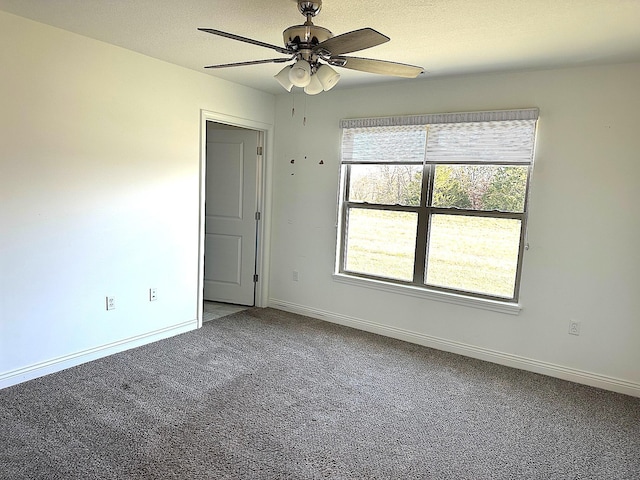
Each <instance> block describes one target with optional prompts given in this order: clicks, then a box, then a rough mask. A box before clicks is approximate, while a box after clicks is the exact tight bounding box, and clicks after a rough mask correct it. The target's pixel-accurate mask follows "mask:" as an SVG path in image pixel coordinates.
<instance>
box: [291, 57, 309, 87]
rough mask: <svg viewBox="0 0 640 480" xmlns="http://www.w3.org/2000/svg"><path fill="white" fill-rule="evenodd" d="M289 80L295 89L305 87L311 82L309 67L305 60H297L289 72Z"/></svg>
mask: <svg viewBox="0 0 640 480" xmlns="http://www.w3.org/2000/svg"><path fill="white" fill-rule="evenodd" d="M289 80H290V81H291V83H292V84H293V85H295V86H296V87H306V86H307V85H309V82H310V81H311V65H309V62H307V61H306V60H298V61H297V62H296V63H294V64H293V66H292V67H291V69H290V70H289Z"/></svg>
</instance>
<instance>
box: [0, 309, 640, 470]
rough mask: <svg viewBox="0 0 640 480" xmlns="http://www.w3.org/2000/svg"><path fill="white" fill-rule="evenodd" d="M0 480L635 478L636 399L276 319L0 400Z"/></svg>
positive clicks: (120, 359)
mask: <svg viewBox="0 0 640 480" xmlns="http://www.w3.org/2000/svg"><path fill="white" fill-rule="evenodd" d="M0 424H1V429H0V478H2V479H119V480H123V479H324V478H335V479H351V478H357V479H360V478H363V479H636V480H637V479H639V478H640V399H638V398H633V397H629V396H625V395H620V394H615V393H611V392H607V391H604V390H599V389H595V388H590V387H586V386H581V385H577V384H573V383H569V382H564V381H561V380H558V379H553V378H549V377H545V376H542V375H536V374H533V373H528V372H522V371H518V370H514V369H510V368H507V367H502V366H498V365H494V364H490V363H485V362H482V361H478V360H474V359H469V358H465V357H461V356H457V355H453V354H449V353H444V352H439V351H436V350H432V349H428V348H424V347H421V346H416V345H412V344H408V343H404V342H401V341H397V340H393V339H389V338H385V337H381V336H377V335H373V334H368V333H364V332H360V331H357V330H353V329H349V328H345V327H341V326H337V325H332V324H329V323H325V322H321V321H318V320H314V319H310V318H306V317H303V316H299V315H294V314H290V313H285V312H280V311H277V310H273V309H250V310H246V311H244V312H240V313H236V314H234V315H231V316H228V317H224V318H220V319H217V320H215V321H210V322H207V323H206V324H205V326H204V327H203V328H202V329H199V330H196V331H192V332H189V333H186V334H183V335H179V336H176V337H173V338H170V339H167V340H163V341H159V342H156V343H153V344H150V345H146V346H143V347H140V348H136V349H133V350H129V351H126V352H123V353H120V354H116V355H112V356H110V357H107V358H103V359H100V360H97V361H94V362H90V363H87V364H84V365H81V366H78V367H74V368H71V369H68V370H65V371H63V372H59V373H56V374H53V375H49V376H47V377H43V378H40V379H36V380H32V381H29V382H26V383H23V384H20V385H16V386H13V387H9V388H6V389H3V390H0Z"/></svg>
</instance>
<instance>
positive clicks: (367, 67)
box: [329, 57, 424, 78]
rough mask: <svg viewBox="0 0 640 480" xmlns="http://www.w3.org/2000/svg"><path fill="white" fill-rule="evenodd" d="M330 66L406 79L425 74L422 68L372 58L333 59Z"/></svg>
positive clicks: (330, 60)
mask: <svg viewBox="0 0 640 480" xmlns="http://www.w3.org/2000/svg"><path fill="white" fill-rule="evenodd" d="M329 64H331V65H334V66H337V67H342V68H350V69H351V70H359V71H361V72H369V73H377V74H380V75H391V76H394V77H405V78H415V77H417V76H418V75H420V74H421V73H422V72H424V69H423V68H422V67H417V66H415V65H407V64H405V63H396V62H387V61H386V60H374V59H372V58H358V57H331V58H330V59H329Z"/></svg>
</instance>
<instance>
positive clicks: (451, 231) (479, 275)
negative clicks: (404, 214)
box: [426, 215, 521, 298]
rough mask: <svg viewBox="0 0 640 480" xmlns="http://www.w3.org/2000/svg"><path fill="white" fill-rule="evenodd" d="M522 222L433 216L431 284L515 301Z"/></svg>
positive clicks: (429, 262)
mask: <svg viewBox="0 0 640 480" xmlns="http://www.w3.org/2000/svg"><path fill="white" fill-rule="evenodd" d="M520 228H521V222H520V220H515V219H506V218H487V217H471V216H464V215H433V216H432V218H431V225H430V229H431V230H430V237H429V250H428V259H427V281H426V283H427V284H428V285H435V286H440V287H446V288H452V289H459V290H466V291H468V292H476V293H483V294H487V295H495V296H498V297H506V298H513V295H514V286H515V279H516V270H517V267H518V250H519V246H520Z"/></svg>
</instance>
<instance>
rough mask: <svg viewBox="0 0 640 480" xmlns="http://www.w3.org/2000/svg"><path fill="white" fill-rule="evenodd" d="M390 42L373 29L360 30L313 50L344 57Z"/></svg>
mask: <svg viewBox="0 0 640 480" xmlns="http://www.w3.org/2000/svg"><path fill="white" fill-rule="evenodd" d="M389 40H391V39H390V38H389V37H387V36H386V35H383V34H381V33H380V32H377V31H375V30H374V29H373V28H361V29H360V30H354V31H353V32H347V33H343V34H342V35H338V36H337V37H331V38H329V39H327V40H325V41H324V42H320V43H319V44H318V45H316V47H315V48H314V49H313V50H314V52H318V53H321V52H326V53H328V55H330V56H334V55H342V54H344V53H351V52H357V51H358V50H364V49H365V48H371V47H375V46H376V45H380V44H381V43H385V42H388V41H389Z"/></svg>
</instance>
